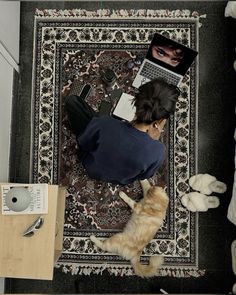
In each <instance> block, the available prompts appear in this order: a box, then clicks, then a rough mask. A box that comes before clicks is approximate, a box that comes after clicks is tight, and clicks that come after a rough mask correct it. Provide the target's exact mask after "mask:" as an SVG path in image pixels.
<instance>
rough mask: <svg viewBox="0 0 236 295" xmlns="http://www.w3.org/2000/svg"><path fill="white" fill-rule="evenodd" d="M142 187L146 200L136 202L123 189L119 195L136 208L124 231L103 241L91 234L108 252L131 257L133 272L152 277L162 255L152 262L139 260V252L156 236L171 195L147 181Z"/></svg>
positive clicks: (96, 243)
mask: <svg viewBox="0 0 236 295" xmlns="http://www.w3.org/2000/svg"><path fill="white" fill-rule="evenodd" d="M140 183H141V186H142V189H143V199H141V201H140V202H138V203H136V202H135V201H133V200H132V199H130V198H129V197H128V196H127V195H126V194H125V193H124V192H120V193H119V196H120V197H121V198H122V200H123V201H124V202H126V203H127V204H128V205H129V206H130V208H131V209H132V210H133V213H132V216H131V218H130V220H129V221H128V223H127V225H126V226H125V228H124V230H123V232H121V233H118V234H115V235H113V236H112V237H110V238H108V239H106V240H104V241H102V240H99V239H98V238H96V237H95V236H94V235H92V236H91V237H90V239H91V241H93V242H94V244H95V245H96V246H97V247H98V248H100V249H102V250H104V251H107V252H113V253H117V254H119V255H121V256H122V257H123V258H125V259H127V260H130V262H131V264H132V266H133V268H134V272H135V274H136V275H138V276H141V277H151V276H154V275H155V274H156V271H157V269H158V268H159V267H160V266H161V264H162V263H163V257H161V256H152V257H151V258H150V261H149V264H148V265H144V264H141V263H140V255H141V253H142V251H143V249H144V247H145V246H146V245H147V244H148V243H149V242H150V241H151V240H152V239H153V238H154V236H155V234H156V232H157V231H158V229H159V228H160V227H161V225H162V223H163V220H164V218H165V216H166V210H167V207H168V203H169V198H168V196H167V194H166V193H165V191H164V189H163V188H161V187H158V186H151V185H150V183H149V182H148V180H146V179H145V180H142V181H140Z"/></svg>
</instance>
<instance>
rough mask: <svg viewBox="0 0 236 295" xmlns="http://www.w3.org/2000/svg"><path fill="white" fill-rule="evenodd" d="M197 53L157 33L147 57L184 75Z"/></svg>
mask: <svg viewBox="0 0 236 295" xmlns="http://www.w3.org/2000/svg"><path fill="white" fill-rule="evenodd" d="M197 54H198V53H197V52H196V51H194V50H193V49H190V48H188V47H186V46H184V45H182V44H180V43H177V42H175V41H173V40H171V39H168V38H166V37H165V36H162V35H160V34H158V33H155V34H154V37H153V39H152V42H151V45H150V46H149V49H148V53H147V59H149V60H151V61H153V62H154V63H156V64H159V65H160V66H162V67H164V68H167V69H169V70H171V71H173V72H175V73H177V74H180V75H182V76H183V75H184V74H185V73H186V71H187V70H188V68H189V67H190V65H191V64H192V62H193V60H194V58H195V57H196V56H197Z"/></svg>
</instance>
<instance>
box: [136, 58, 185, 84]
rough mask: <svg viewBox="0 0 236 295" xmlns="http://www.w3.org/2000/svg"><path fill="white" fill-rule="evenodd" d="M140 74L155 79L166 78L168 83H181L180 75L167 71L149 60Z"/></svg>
mask: <svg viewBox="0 0 236 295" xmlns="http://www.w3.org/2000/svg"><path fill="white" fill-rule="evenodd" d="M140 75H142V76H144V77H146V78H148V79H150V80H153V79H155V78H158V77H162V78H164V79H165V80H166V81H167V82H168V83H170V84H173V85H177V84H178V83H179V80H180V77H178V76H176V75H174V74H172V73H170V72H167V71H165V70H164V69H162V68H160V67H158V66H156V65H153V64H151V63H149V62H145V63H144V65H143V68H142V70H141V72H140Z"/></svg>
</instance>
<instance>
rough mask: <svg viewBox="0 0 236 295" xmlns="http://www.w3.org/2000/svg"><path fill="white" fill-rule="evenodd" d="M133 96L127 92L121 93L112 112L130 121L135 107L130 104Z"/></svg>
mask: <svg viewBox="0 0 236 295" xmlns="http://www.w3.org/2000/svg"><path fill="white" fill-rule="evenodd" d="M133 98H134V97H133V96H132V95H130V94H127V93H122V95H121V97H120V99H119V101H118V103H117V105H116V106H115V109H114V111H113V112H112V114H113V115H114V116H116V117H118V118H121V119H124V120H126V121H132V120H133V119H134V116H135V110H136V108H135V107H134V106H133V104H132V100H133Z"/></svg>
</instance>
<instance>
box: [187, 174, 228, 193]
mask: <svg viewBox="0 0 236 295" xmlns="http://www.w3.org/2000/svg"><path fill="white" fill-rule="evenodd" d="M189 185H190V186H191V187H192V188H193V189H194V190H196V191H199V192H200V193H202V194H205V195H210V194H211V193H212V192H215V193H220V194H223V193H224V192H225V191H226V189H227V186H226V184H225V183H223V182H221V181H218V180H217V179H216V178H215V177H214V176H212V175H210V174H207V173H206V174H197V175H194V176H192V177H190V179H189Z"/></svg>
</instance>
